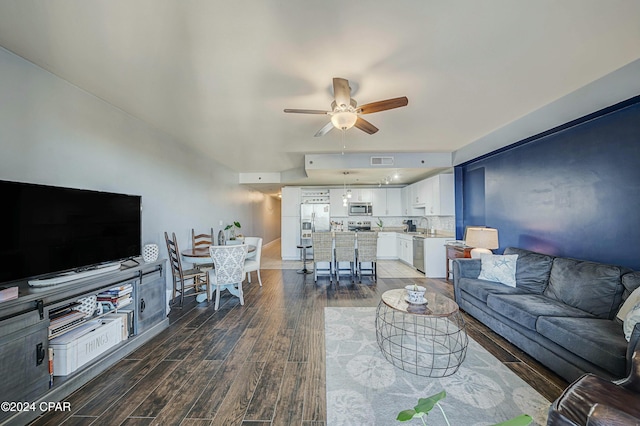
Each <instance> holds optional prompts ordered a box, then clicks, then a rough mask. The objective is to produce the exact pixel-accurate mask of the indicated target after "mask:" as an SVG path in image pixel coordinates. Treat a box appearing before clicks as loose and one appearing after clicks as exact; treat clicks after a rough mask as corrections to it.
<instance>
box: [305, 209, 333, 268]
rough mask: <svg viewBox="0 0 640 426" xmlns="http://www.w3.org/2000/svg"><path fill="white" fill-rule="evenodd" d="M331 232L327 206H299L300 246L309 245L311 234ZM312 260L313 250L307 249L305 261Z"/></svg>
mask: <svg viewBox="0 0 640 426" xmlns="http://www.w3.org/2000/svg"><path fill="white" fill-rule="evenodd" d="M324 231H327V232H328V231H331V210H330V208H329V204H301V205H300V244H301V245H311V244H312V242H311V233H312V232H324ZM312 258H313V248H310V249H307V259H312Z"/></svg>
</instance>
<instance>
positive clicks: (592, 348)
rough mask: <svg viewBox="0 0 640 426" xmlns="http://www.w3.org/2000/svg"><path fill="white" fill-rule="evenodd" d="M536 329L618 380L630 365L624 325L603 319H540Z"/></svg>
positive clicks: (554, 317)
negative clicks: (623, 329)
mask: <svg viewBox="0 0 640 426" xmlns="http://www.w3.org/2000/svg"><path fill="white" fill-rule="evenodd" d="M536 330H537V331H538V333H540V334H541V335H542V336H544V337H546V338H547V339H549V340H551V341H552V342H554V343H556V344H557V345H559V346H561V347H563V348H565V349H566V350H568V351H570V352H573V353H574V354H576V355H578V356H579V357H581V358H583V359H585V360H587V361H589V362H590V363H592V364H595V365H597V366H598V367H601V368H603V369H605V370H607V371H610V372H612V373H613V374H615V375H618V376H619V377H622V376H624V374H625V373H626V366H627V359H626V353H627V342H626V340H625V338H624V335H623V333H622V325H621V324H620V323H618V322H617V321H614V320H608V319H601V318H569V317H557V316H548V317H540V318H539V319H538V323H537V326H536Z"/></svg>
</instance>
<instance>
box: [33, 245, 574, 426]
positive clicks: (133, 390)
mask: <svg viewBox="0 0 640 426" xmlns="http://www.w3.org/2000/svg"><path fill="white" fill-rule="evenodd" d="M279 253H280V246H279V245H278V244H271V245H269V246H266V247H265V249H264V250H263V257H264V256H266V257H267V258H271V259H272V260H273V259H277V258H279ZM272 264H273V263H272ZM387 266H388V268H387V269H386V270H384V269H385V268H383V270H381V271H379V272H380V276H379V279H378V282H377V283H373V282H371V281H370V280H363V282H362V284H360V283H349V281H348V280H341V281H340V286H338V287H336V284H335V282H334V283H333V284H330V283H329V281H328V279H327V278H324V277H323V278H320V279H319V281H318V283H317V284H314V282H313V275H307V276H304V275H300V274H297V273H296V271H295V270H293V269H268V270H265V269H263V270H262V282H263V287H260V286H259V285H258V283H257V279H256V277H255V275H254V277H253V283H252V284H247V283H246V282H245V284H244V290H245V305H244V306H240V304H239V303H238V299H237V298H235V297H232V296H230V295H229V294H228V293H226V292H225V293H223V295H222V297H221V300H220V303H221V306H220V309H219V310H218V311H217V312H216V311H214V309H213V303H206V302H205V303H201V304H195V301H194V299H193V298H187V299H185V307H184V308H183V309H182V310H176V309H174V310H173V311H172V312H171V314H170V316H169V318H170V322H171V323H170V326H169V328H168V329H167V330H166V331H164V332H163V333H161V334H160V335H158V336H156V337H155V338H153V339H152V340H151V341H150V342H148V343H147V344H145V345H144V346H142V347H141V348H139V349H138V350H136V351H135V352H133V353H132V354H130V355H129V356H128V357H127V358H125V359H123V360H121V361H120V362H119V363H117V364H116V365H114V366H113V367H112V368H110V369H109V370H107V371H106V372H105V373H103V374H102V375H101V376H99V377H97V378H96V379H94V380H92V381H91V382H89V383H87V384H86V385H85V386H84V387H82V388H81V389H79V390H78V391H76V392H75V393H73V394H72V395H70V396H69V397H67V398H66V401H68V402H70V403H71V409H72V410H71V412H70V413H68V412H67V413H61V412H57V413H56V412H53V413H50V414H48V415H45V416H42V417H40V418H38V419H37V420H36V421H34V422H33V423H32V424H33V425H37V426H40V425H60V424H64V425H128V426H133V425H136V426H138V425H139V426H142V425H216V426H218V425H242V426H267V425H303V426H318V425H324V424H325V420H326V402H325V370H324V368H325V365H324V364H325V359H324V357H325V353H324V331H323V330H324V320H323V313H324V307H326V306H343V307H350V306H370V307H374V306H377V304H378V302H379V300H380V295H381V294H382V293H383V292H385V291H386V290H389V289H393V288H400V287H403V286H405V285H406V284H407V283H408V282H414V281H415V282H418V283H419V284H421V285H424V286H427V287H428V288H430V289H432V290H434V291H437V292H440V293H442V294H445V295H447V296H449V297H453V294H452V293H453V289H452V286H451V284H450V283H448V282H446V281H444V280H435V279H426V278H395V277H393V274H394V272H393V271H394V268H400V269H401V268H402V267H404V266H403V265H401V264H400V263H399V262H396V263H389V264H388V265H387ZM395 273H397V274H398V275H401V276H410V275H403V274H401V273H400V272H399V271H398V270H396V272H395ZM465 320H466V322H467V331H468V333H469V335H470V336H471V337H472V338H473V339H474V340H476V341H477V342H479V343H480V344H481V345H482V346H484V347H485V348H487V350H489V351H490V352H491V353H492V354H493V355H494V356H496V357H497V358H498V359H500V360H501V361H502V363H503V364H505V365H506V366H507V367H509V368H510V369H511V370H513V371H514V372H515V373H516V374H518V375H519V376H520V377H522V378H523V379H524V380H525V381H526V382H528V383H529V384H530V385H531V386H532V387H534V388H535V389H536V390H538V392H540V393H541V394H542V395H544V396H545V397H546V398H547V399H549V401H552V400H554V399H555V398H557V397H558V395H559V394H560V392H561V391H562V389H564V387H566V385H567V383H566V382H564V381H563V380H562V379H561V378H559V377H558V376H556V375H555V374H553V373H551V372H550V371H549V370H547V369H546V368H544V367H543V366H541V365H540V364H538V363H537V362H536V361H534V360H533V359H531V358H530V357H528V356H527V355H525V354H524V353H523V352H521V351H520V350H518V349H517V348H515V347H513V346H512V345H510V344H509V343H507V342H506V341H505V340H504V339H502V338H500V337H499V336H497V335H495V334H494V333H493V332H491V331H490V330H489V329H488V328H486V327H485V326H484V325H482V324H480V323H478V322H477V321H476V320H474V319H473V318H471V317H469V316H468V315H465ZM416 380H425V379H423V378H417V379H416Z"/></svg>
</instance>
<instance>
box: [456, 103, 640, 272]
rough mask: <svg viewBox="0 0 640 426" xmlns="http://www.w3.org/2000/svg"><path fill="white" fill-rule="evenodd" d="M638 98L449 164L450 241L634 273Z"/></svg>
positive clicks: (639, 213)
mask: <svg viewBox="0 0 640 426" xmlns="http://www.w3.org/2000/svg"><path fill="white" fill-rule="evenodd" d="M638 98H639V97H636V98H632V99H633V100H630V101H627V102H626V103H622V104H621V106H619V107H618V108H615V107H614V108H608V109H607V110H604V111H602V112H601V113H594V114H591V115H590V116H589V117H587V118H585V119H583V120H576V122H574V123H570V125H565V126H560V128H558V129H555V130H554V131H549V132H545V134H543V135H541V136H539V137H532V138H530V140H527V141H524V142H517V141H514V142H516V143H514V145H512V146H511V147H507V148H506V149H502V150H500V151H499V152H496V153H494V154H491V155H488V156H484V157H482V158H478V159H476V160H472V161H470V162H467V163H465V164H463V165H460V166H457V167H456V174H455V176H456V191H457V192H456V215H457V220H456V234H457V238H459V239H460V238H461V237H462V233H463V231H464V227H465V226H467V225H485V226H489V227H492V228H497V229H498V236H499V242H500V248H499V249H498V250H496V251H495V252H496V253H501V252H502V251H503V250H504V248H506V247H509V246H513V247H520V248H525V249H529V250H534V251H538V252H542V253H548V254H552V255H558V256H566V257H573V258H577V259H585V260H592V261H597V262H603V263H612V264H618V265H623V266H627V267H630V268H633V269H636V270H640V99H638ZM460 218H462V220H460Z"/></svg>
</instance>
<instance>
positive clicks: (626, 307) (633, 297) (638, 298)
mask: <svg viewBox="0 0 640 426" xmlns="http://www.w3.org/2000/svg"><path fill="white" fill-rule="evenodd" d="M638 302H640V287H638V288H636V289H635V290H633V292H632V293H631V294H630V295H629V297H627V300H625V301H624V303H623V304H622V306H621V307H620V310H619V311H618V313H617V314H616V317H618V319H619V320H620V321H624V319H625V318H626V317H627V314H628V313H629V311H630V310H631V308H633V307H634V306H636V305H637V304H638Z"/></svg>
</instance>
